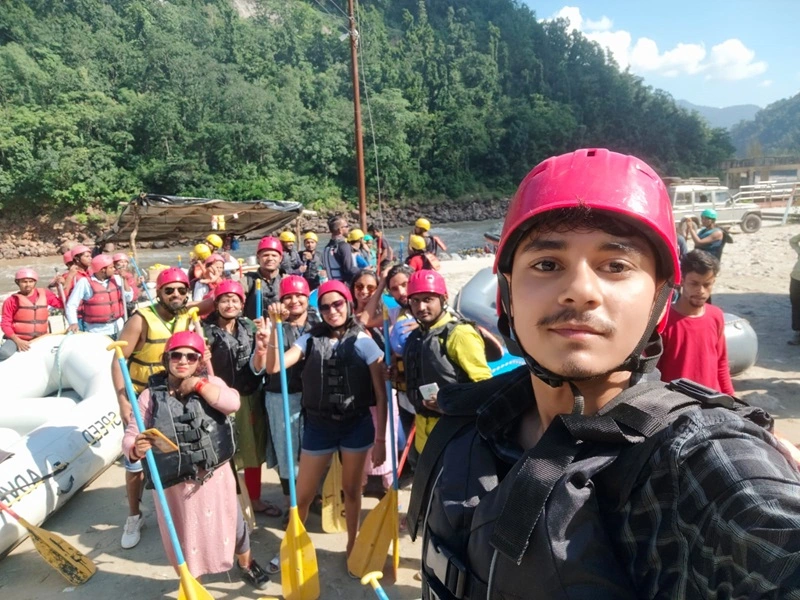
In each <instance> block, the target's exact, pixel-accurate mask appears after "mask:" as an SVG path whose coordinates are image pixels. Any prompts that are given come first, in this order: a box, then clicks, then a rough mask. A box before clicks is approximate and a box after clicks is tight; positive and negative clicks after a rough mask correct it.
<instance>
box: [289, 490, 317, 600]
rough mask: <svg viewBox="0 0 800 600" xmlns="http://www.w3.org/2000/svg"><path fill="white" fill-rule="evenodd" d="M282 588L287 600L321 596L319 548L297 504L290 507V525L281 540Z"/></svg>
mask: <svg viewBox="0 0 800 600" xmlns="http://www.w3.org/2000/svg"><path fill="white" fill-rule="evenodd" d="M281 591H282V592H283V598H284V600H317V598H319V567H318V566H317V552H316V550H314V544H312V543H311V538H310V537H309V536H308V533H306V528H305V527H303V523H302V521H300V515H299V514H298V513H297V507H296V506H292V507H291V508H290V509H289V525H288V526H287V527H286V535H284V536H283V540H282V541H281Z"/></svg>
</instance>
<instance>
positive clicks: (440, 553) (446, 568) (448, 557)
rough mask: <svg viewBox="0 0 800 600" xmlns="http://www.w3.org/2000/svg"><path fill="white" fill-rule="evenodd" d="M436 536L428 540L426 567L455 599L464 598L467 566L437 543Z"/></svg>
mask: <svg viewBox="0 0 800 600" xmlns="http://www.w3.org/2000/svg"><path fill="white" fill-rule="evenodd" d="M437 542H438V540H437V539H436V538H435V536H433V535H431V536H430V537H429V538H428V546H427V550H426V552H425V566H427V567H428V568H429V569H430V570H431V571H432V572H433V574H434V575H435V576H436V579H438V580H439V583H441V584H442V585H444V586H445V587H446V588H447V591H448V592H450V593H451V594H452V595H453V597H454V598H456V599H461V598H463V597H464V589H465V588H466V587H467V579H468V576H469V573H468V571H467V567H466V565H464V563H463V562H461V561H460V560H459V559H458V558H457V557H456V556H455V555H454V554H453V553H452V552H450V550H448V549H447V548H446V547H445V546H443V545H441V544H439V543H437Z"/></svg>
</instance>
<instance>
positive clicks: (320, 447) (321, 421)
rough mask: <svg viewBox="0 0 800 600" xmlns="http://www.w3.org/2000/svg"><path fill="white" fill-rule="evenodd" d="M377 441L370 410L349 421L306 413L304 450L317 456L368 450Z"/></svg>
mask: <svg viewBox="0 0 800 600" xmlns="http://www.w3.org/2000/svg"><path fill="white" fill-rule="evenodd" d="M374 443H375V426H374V425H373V424H372V415H370V413H369V411H367V412H365V413H364V415H362V416H360V417H355V418H353V419H350V420H347V421H334V420H333V419H326V418H325V417H319V416H315V415H306V420H305V426H304V428H303V444H302V447H303V452H305V453H307V454H313V455H315V456H324V455H326V454H333V453H334V452H336V451H337V450H341V451H342V452H366V451H367V450H369V449H370V448H372V446H373V444H374Z"/></svg>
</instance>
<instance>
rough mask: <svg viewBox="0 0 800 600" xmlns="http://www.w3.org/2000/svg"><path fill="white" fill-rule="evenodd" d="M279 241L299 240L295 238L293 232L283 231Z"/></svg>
mask: <svg viewBox="0 0 800 600" xmlns="http://www.w3.org/2000/svg"><path fill="white" fill-rule="evenodd" d="M278 239H279V240H280V241H282V242H286V243H287V244H288V243H289V242H296V241H297V238H296V237H294V234H293V233H292V232H291V231H281V234H280V235H279V236H278Z"/></svg>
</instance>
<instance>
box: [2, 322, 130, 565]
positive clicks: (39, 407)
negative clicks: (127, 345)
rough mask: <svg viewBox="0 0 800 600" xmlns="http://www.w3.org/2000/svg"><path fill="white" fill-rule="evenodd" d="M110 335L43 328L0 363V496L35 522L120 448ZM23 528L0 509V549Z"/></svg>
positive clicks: (6, 548) (4, 549)
mask: <svg viewBox="0 0 800 600" xmlns="http://www.w3.org/2000/svg"><path fill="white" fill-rule="evenodd" d="M110 342H111V340H110V339H109V338H108V337H107V336H105V335H98V334H91V333H82V334H74V335H48V336H44V337H42V338H39V339H38V340H36V341H34V342H33V343H32V344H31V349H30V350H29V351H28V352H17V353H16V354H14V355H13V356H12V357H11V358H9V359H8V360H6V361H3V362H0V390H2V396H0V500H1V501H3V502H4V503H6V504H8V505H10V506H11V507H12V508H13V509H14V510H15V511H16V512H17V513H18V514H19V515H20V516H22V517H24V518H25V519H26V520H28V521H30V522H31V523H34V524H35V525H39V524H41V523H43V522H44V521H45V519H47V517H48V516H49V515H50V514H52V513H53V512H54V511H56V510H58V509H59V508H60V507H61V506H63V505H64V503H65V502H67V500H69V499H70V498H71V497H72V496H73V495H74V494H75V493H76V492H77V491H78V490H80V489H81V488H83V487H84V486H85V485H86V484H88V483H89V482H91V481H92V480H93V479H94V478H95V477H97V476H98V475H99V474H100V473H102V472H103V471H104V470H105V469H106V468H107V467H108V466H109V465H110V464H111V463H113V462H114V461H115V460H116V459H117V458H118V457H119V456H120V454H121V446H122V434H123V426H122V420H121V419H120V416H119V408H118V404H117V398H116V394H115V393H114V386H113V385H112V382H111V361H112V357H113V353H112V352H109V351H108V350H106V347H107V346H108V344H109V343H110ZM59 390H61V396H60V397H57V396H58V392H59ZM26 535H27V532H26V530H25V529H23V528H22V527H21V526H19V525H18V524H17V522H16V521H15V520H14V519H13V518H11V517H10V516H8V515H7V514H6V513H4V512H0V556H3V555H4V554H6V553H7V552H8V551H9V550H10V549H11V548H13V547H14V546H15V545H16V544H17V543H18V542H20V541H21V540H22V539H23V538H24V537H25V536H26Z"/></svg>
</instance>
